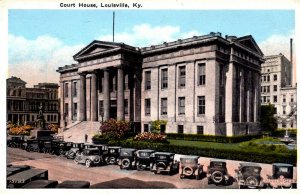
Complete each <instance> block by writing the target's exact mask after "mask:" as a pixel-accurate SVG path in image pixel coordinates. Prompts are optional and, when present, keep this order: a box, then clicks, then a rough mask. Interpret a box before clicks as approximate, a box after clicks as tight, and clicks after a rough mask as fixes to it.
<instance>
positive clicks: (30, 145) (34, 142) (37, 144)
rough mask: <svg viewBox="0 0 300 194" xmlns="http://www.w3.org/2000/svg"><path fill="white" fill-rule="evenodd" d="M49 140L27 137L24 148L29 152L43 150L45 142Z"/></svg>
mask: <svg viewBox="0 0 300 194" xmlns="http://www.w3.org/2000/svg"><path fill="white" fill-rule="evenodd" d="M45 142H47V140H39V139H27V140H26V141H25V142H24V143H23V146H24V149H25V150H26V151H28V152H41V151H42V150H43V147H44V143H45Z"/></svg>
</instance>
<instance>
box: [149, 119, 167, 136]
mask: <svg viewBox="0 0 300 194" xmlns="http://www.w3.org/2000/svg"><path fill="white" fill-rule="evenodd" d="M150 124H151V132H152V133H160V126H161V125H166V124H167V121H165V120H155V121H151V122H150Z"/></svg>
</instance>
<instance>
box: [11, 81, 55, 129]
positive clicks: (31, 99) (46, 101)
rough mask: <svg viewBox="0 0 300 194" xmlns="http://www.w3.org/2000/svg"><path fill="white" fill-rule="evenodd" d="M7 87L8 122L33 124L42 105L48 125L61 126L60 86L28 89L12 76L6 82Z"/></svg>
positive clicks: (39, 86) (41, 85)
mask: <svg viewBox="0 0 300 194" xmlns="http://www.w3.org/2000/svg"><path fill="white" fill-rule="evenodd" d="M6 85H7V97H6V100H7V102H6V104H7V113H6V114H7V115H6V120H7V121H11V122H13V123H19V124H25V123H33V122H34V121H36V119H37V116H38V110H39V106H40V105H42V106H43V110H44V117H45V120H46V123H47V124H50V123H54V124H59V101H58V84H55V83H39V84H38V85H35V86H34V87H33V88H26V82H24V81H23V80H21V79H20V78H18V77H14V76H12V77H11V78H8V79H7V80H6Z"/></svg>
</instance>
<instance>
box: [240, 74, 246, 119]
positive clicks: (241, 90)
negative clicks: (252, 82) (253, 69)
mask: <svg viewBox="0 0 300 194" xmlns="http://www.w3.org/2000/svg"><path fill="white" fill-rule="evenodd" d="M244 76H245V74H244V71H241V77H240V80H241V81H240V91H239V92H240V107H239V108H240V114H239V117H240V122H244V107H245V106H244V101H245V98H244Z"/></svg>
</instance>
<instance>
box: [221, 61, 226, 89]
mask: <svg viewBox="0 0 300 194" xmlns="http://www.w3.org/2000/svg"><path fill="white" fill-rule="evenodd" d="M224 82H225V78H224V68H223V65H222V64H220V86H224Z"/></svg>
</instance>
